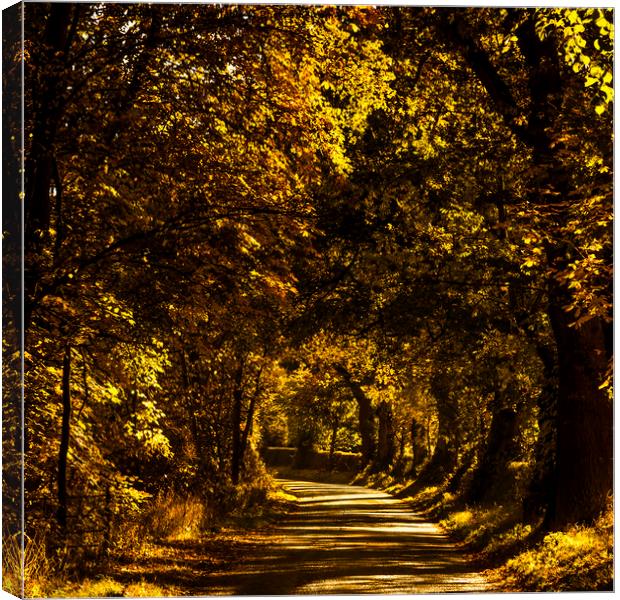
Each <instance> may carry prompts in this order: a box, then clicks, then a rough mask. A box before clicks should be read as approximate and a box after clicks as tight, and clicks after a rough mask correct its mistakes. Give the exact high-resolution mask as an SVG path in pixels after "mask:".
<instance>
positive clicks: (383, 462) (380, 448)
mask: <svg viewBox="0 0 620 600" xmlns="http://www.w3.org/2000/svg"><path fill="white" fill-rule="evenodd" d="M377 416H378V417H379V432H378V444H377V458H376V462H375V464H376V468H377V470H380V471H381V470H384V469H387V468H388V467H389V466H390V465H391V464H392V461H393V460H394V451H395V447H394V417H393V415H392V409H391V407H390V405H389V404H388V403H387V402H385V401H384V402H381V404H379V407H378V408H377Z"/></svg>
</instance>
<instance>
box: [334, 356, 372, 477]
mask: <svg viewBox="0 0 620 600" xmlns="http://www.w3.org/2000/svg"><path fill="white" fill-rule="evenodd" d="M334 369H335V370H336V372H337V373H339V374H340V375H342V377H343V379H344V381H345V383H346V384H347V386H348V387H349V389H350V390H351V394H352V395H353V398H355V401H356V402H357V406H358V409H359V412H358V414H359V419H358V423H359V433H360V437H361V439H362V448H361V451H362V465H367V464H368V463H369V462H371V461H372V460H373V458H374V457H375V453H376V444H375V412H374V410H373V408H372V403H371V401H370V398H368V396H366V394H365V393H364V390H363V389H362V386H361V384H360V383H359V382H357V381H355V380H353V379H352V378H351V374H350V373H349V372H348V371H347V369H345V368H344V367H343V366H342V365H335V366H334Z"/></svg>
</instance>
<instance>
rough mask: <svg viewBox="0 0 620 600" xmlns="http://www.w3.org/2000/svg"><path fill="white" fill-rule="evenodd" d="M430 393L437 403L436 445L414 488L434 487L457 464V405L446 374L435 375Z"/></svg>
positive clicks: (443, 479)
mask: <svg viewBox="0 0 620 600" xmlns="http://www.w3.org/2000/svg"><path fill="white" fill-rule="evenodd" d="M431 391H432V393H433V396H435V399H436V401H437V418H438V421H439V422H438V430H437V443H436V444H435V450H434V451H433V455H432V456H431V459H430V460H429V461H428V462H427V463H426V465H424V468H423V469H422V471H421V472H420V474H419V476H418V478H417V480H416V486H417V488H418V489H421V488H422V487H423V486H424V485H435V484H440V483H442V482H443V481H445V479H446V477H447V476H448V475H449V474H450V473H452V471H454V469H455V467H456V465H457V462H458V444H457V441H456V440H457V434H458V423H457V417H458V403H457V401H456V399H455V398H454V397H453V396H452V395H451V394H450V389H449V381H448V377H447V375H446V374H443V373H441V374H437V375H436V377H435V378H434V380H433V381H432V382H431Z"/></svg>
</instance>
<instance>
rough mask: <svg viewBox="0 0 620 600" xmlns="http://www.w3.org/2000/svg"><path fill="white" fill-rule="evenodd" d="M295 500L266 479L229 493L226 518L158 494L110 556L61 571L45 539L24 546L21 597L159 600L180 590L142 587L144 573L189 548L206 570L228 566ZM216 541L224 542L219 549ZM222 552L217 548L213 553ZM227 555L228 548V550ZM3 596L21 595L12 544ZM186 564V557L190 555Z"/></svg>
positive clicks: (193, 499)
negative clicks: (248, 539)
mask: <svg viewBox="0 0 620 600" xmlns="http://www.w3.org/2000/svg"><path fill="white" fill-rule="evenodd" d="M294 500H295V498H294V497H293V496H291V495H290V494H287V493H286V492H284V491H283V490H282V489H281V488H280V486H278V485H277V484H276V482H275V481H274V480H273V478H272V477H271V476H270V475H269V474H268V473H266V472H263V473H260V476H258V477H256V478H254V479H253V480H252V481H248V482H245V483H243V484H241V485H239V486H236V487H235V488H232V486H231V489H229V490H227V493H226V498H225V508H224V510H216V509H215V503H212V504H210V503H209V502H208V501H205V500H204V499H203V498H200V497H199V496H196V495H189V496H187V497H183V496H181V495H177V494H162V495H159V496H157V497H154V498H152V499H151V501H150V504H149V506H148V507H147V508H146V509H145V510H144V511H143V512H142V514H140V515H138V516H135V517H134V518H132V519H127V520H126V521H125V522H124V523H123V524H122V530H121V531H120V532H118V534H117V535H116V536H115V543H114V547H113V551H112V553H111V554H110V555H107V556H102V557H100V558H99V559H97V560H88V561H86V562H81V563H79V565H78V563H75V564H73V565H72V566H70V567H69V566H65V567H64V568H60V565H61V564H62V561H60V560H56V559H55V558H54V557H50V555H49V550H47V551H46V547H45V546H46V545H45V541H44V539H43V538H42V537H41V538H37V539H35V540H29V541H28V542H27V544H26V553H25V556H26V560H25V575H26V577H25V596H26V597H79V598H82V597H84V598H96V597H120V596H126V597H161V596H175V595H181V594H182V593H183V590H181V589H177V588H176V587H174V586H173V585H168V584H167V583H166V584H164V583H162V582H160V581H151V580H148V581H147V580H144V579H143V578H142V573H147V574H148V572H149V568H150V567H149V565H153V564H155V563H161V562H162V561H163V562H170V561H175V560H177V557H178V556H179V555H180V556H182V555H183V553H184V552H191V551H192V550H191V548H195V549H198V551H199V552H201V553H202V554H203V557H204V562H205V564H212V563H213V564H215V563H220V562H222V561H224V562H227V561H229V560H233V558H234V556H233V554H234V553H233V554H227V553H226V550H225V549H226V548H227V547H228V546H231V544H234V543H236V539H237V538H238V536H239V535H241V536H246V535H249V532H251V531H252V530H256V529H259V528H261V527H265V526H267V525H269V524H270V523H271V522H273V521H274V520H276V519H277V518H278V517H279V516H280V515H281V514H282V513H283V512H285V511H286V510H287V508H288V506H290V504H291V503H292V502H293V501H294ZM217 540H222V542H221V544H220V543H219V542H218V543H216V541H217ZM214 544H215V546H219V545H221V548H219V547H217V548H216V547H215V546H214ZM231 547H232V546H231ZM3 550H4V552H3V565H2V569H3V581H4V589H5V590H6V591H8V592H9V593H12V594H14V595H17V596H19V595H21V587H20V577H19V568H20V550H19V544H18V542H17V538H7V539H5V540H4V548H3ZM188 556H189V555H188Z"/></svg>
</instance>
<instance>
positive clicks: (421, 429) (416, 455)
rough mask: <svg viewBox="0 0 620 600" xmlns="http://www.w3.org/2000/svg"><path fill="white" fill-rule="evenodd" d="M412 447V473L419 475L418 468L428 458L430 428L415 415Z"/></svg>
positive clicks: (412, 427)
mask: <svg viewBox="0 0 620 600" xmlns="http://www.w3.org/2000/svg"><path fill="white" fill-rule="evenodd" d="M411 447H412V449H413V462H412V464H411V473H412V474H413V475H417V473H418V469H419V468H420V467H421V466H422V464H423V463H424V461H425V460H426V459H427V458H428V455H429V450H428V430H427V428H426V427H425V426H424V425H423V424H422V423H419V422H418V421H417V419H416V418H415V417H414V418H413V419H411Z"/></svg>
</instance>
